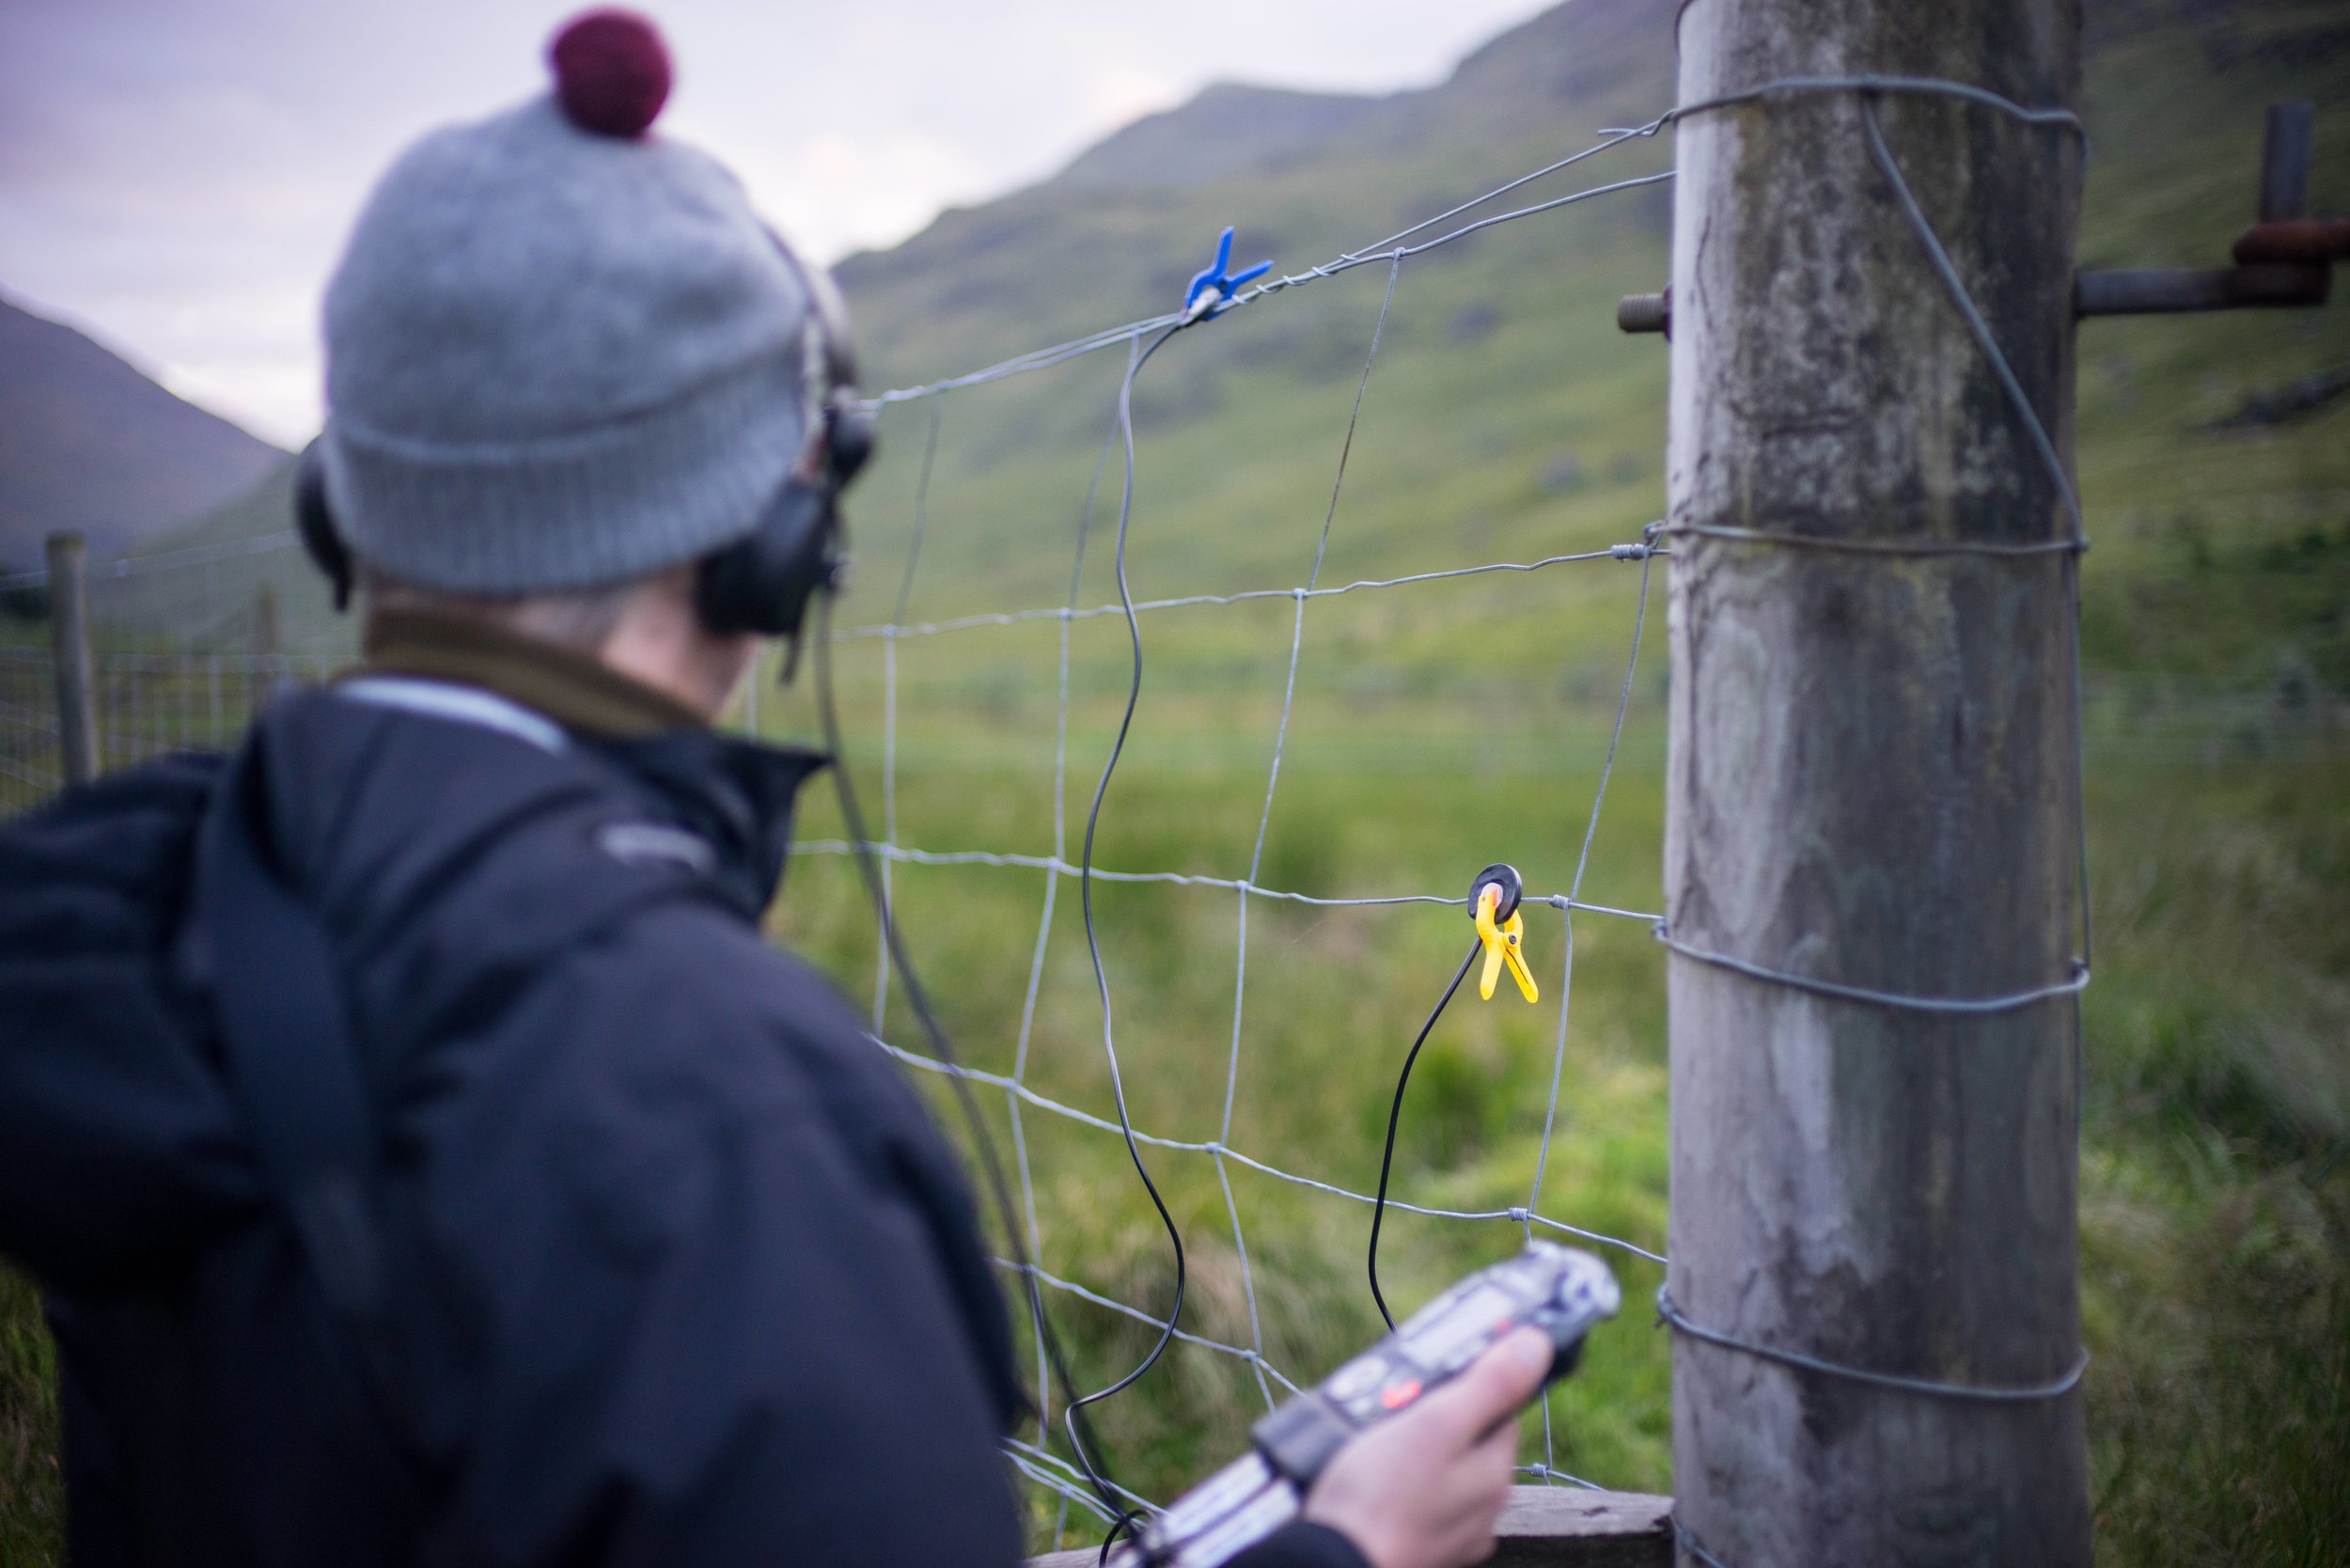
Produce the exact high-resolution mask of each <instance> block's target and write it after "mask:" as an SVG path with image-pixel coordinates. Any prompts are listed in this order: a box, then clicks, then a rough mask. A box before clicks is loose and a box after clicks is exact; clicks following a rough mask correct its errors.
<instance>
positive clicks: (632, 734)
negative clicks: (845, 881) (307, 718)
mask: <svg viewBox="0 0 2350 1568" xmlns="http://www.w3.org/2000/svg"><path fill="white" fill-rule="evenodd" d="M366 653H367V662H366V663H365V664H364V665H363V666H360V667H359V668H358V669H356V670H353V671H352V672H351V673H352V678H353V679H364V678H366V677H369V676H399V677H406V678H409V679H420V680H427V681H437V682H450V683H453V684H457V685H462V686H472V687H478V688H479V689H481V690H483V691H488V692H493V693H495V694H496V695H497V696H499V697H503V698H507V699H508V700H509V701H512V702H515V703H519V704H520V705H522V706H523V707H525V708H527V709H529V710H531V711H533V712H534V713H540V714H543V715H545V716H546V717H547V718H549V719H552V720H554V721H555V722H556V724H558V725H560V726H561V727H562V728H563V729H564V730H565V731H567V732H568V733H569V734H570V736H571V737H572V739H573V740H574V741H575V742H577V743H578V744H579V745H580V746H581V748H582V749H583V750H585V751H587V752H589V753H591V754H593V755H596V756H599V757H602V758H603V759H605V760H608V761H610V762H612V763H614V764H617V766H618V767H619V769H620V770H621V771H622V772H623V773H625V774H627V775H628V776H630V778H631V779H632V780H634V781H635V782H636V783H637V784H640V785H642V786H644V787H646V788H647V789H648V790H649V791H650V793H651V794H652V795H653V796H654V797H655V800H656V802H657V803H658V805H659V807H660V808H662V809H661V815H663V816H665V817H666V818H667V819H668V820H669V822H670V823H672V824H673V825H675V826H678V827H682V828H684V829H685V830H686V831H688V832H690V833H692V834H694V835H695V836H697V838H699V839H702V840H703V841H704V842H706V843H708V844H709V845H710V847H711V849H712V851H713V861H712V863H711V865H710V867H709V872H710V875H711V877H712V878H713V881H714V882H716V883H717V885H718V886H719V887H720V889H721V890H722V891H723V892H724V893H725V894H726V896H727V898H728V900H729V902H731V903H733V904H735V905H736V906H737V907H739V908H740V909H741V910H742V911H743V913H744V916H745V917H748V918H750V919H753V920H756V919H758V918H759V917H760V914H761V913H762V912H763V911H764V910H765V909H766V907H767V905H768V904H769V903H771V902H774V899H775V896H776V889H777V888H778V887H779V886H781V884H782V881H783V870H784V865H785V861H786V857H787V856H788V855H790V853H791V818H792V803H793V800H794V798H795V797H796V796H797V794H798V792H799V789H800V786H801V785H802V784H804V783H806V782H807V778H808V776H810V775H812V774H814V773H815V772H816V771H817V770H818V769H820V768H822V767H823V766H824V765H825V763H826V762H828V761H830V760H831V759H830V758H829V757H827V756H826V755H825V754H824V753H823V752H820V751H811V750H808V749H807V748H805V747H801V746H771V745H762V744H760V743H759V742H756V741H748V740H744V739H741V738H739V737H737V736H733V735H727V734H722V733H720V732H719V731H717V730H715V729H712V728H711V727H710V726H709V725H708V724H707V723H706V722H704V721H703V719H702V717H701V715H700V714H699V713H696V712H694V711H693V710H692V709H691V708H688V707H686V706H685V705H684V704H683V703H682V702H680V701H678V700H677V699H676V698H671V697H669V696H668V695H667V694H666V693H663V692H659V691H655V690H654V689H653V688H651V687H650V686H648V685H645V684H643V683H642V682H637V681H634V680H631V679H630V678H629V677H627V676H625V675H622V674H620V673H619V671H617V670H615V669H613V668H611V667H610V666H607V665H604V664H603V663H602V662H601V661H599V660H596V659H594V658H591V657H589V656H587V654H584V653H578V652H575V651H572V650H570V649H566V648H561V647H558V646H556V644H553V643H550V642H544V641H541V640H540V639H539V638H537V637H532V636H528V635H524V634H522V633H519V632H514V631H510V630H509V629H507V628H505V627H502V626H497V625H494V624H491V623H488V622H484V621H480V620H477V619H472V618H470V617H464V616H451V615H440V614H434V613H431V612H429V611H416V610H402V611H392V612H385V613H381V614H378V615H377V616H375V617H374V618H373V619H371V620H370V621H369V623H368V633H367V640H366Z"/></svg>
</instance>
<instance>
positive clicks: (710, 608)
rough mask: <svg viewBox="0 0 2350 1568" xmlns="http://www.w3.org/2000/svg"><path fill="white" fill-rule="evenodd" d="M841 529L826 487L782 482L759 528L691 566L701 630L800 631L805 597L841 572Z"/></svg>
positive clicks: (778, 634)
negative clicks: (836, 545)
mask: <svg viewBox="0 0 2350 1568" xmlns="http://www.w3.org/2000/svg"><path fill="white" fill-rule="evenodd" d="M838 531H839V523H838V513H837V512H836V511H835V510H834V507H833V502H832V496H831V494H829V492H828V491H827V490H825V489H823V488H821V487H819V486H816V485H811V484H808V483H806V482H804V481H802V480H800V479H796V478H795V479H791V480H789V481H787V482H786V483H785V485H784V487H783V490H782V492H781V494H778V495H777V496H776V500H775V503H774V504H773V505H772V506H770V507H769V508H768V509H767V514H766V515H765V516H764V517H761V518H760V520H759V526H757V527H756V528H753V529H752V530H751V531H750V533H749V534H748V535H746V536H745V537H744V538H743V539H740V540H738V541H735V542H734V543H732V544H729V545H728V546H727V547H726V548H725V549H723V550H720V551H717V552H715V553H714V554H713V555H710V556H707V557H704V558H703V560H702V563H701V566H700V567H699V568H698V569H697V571H696V572H695V576H694V608H695V611H696V613H697V615H698V616H699V617H700V619H701V623H702V626H703V628H704V629H705V630H707V631H709V632H712V633H713V634H715V635H719V636H740V635H756V636H762V637H790V636H797V635H799V631H800V624H801V622H802V620H804V619H806V617H807V602H808V600H809V599H811V598H813V597H814V596H815V595H816V594H817V593H818V592H819V591H821V590H823V589H826V588H831V587H833V585H834V582H835V579H836V577H837V576H838V569H839V566H838V557H837V555H836V554H835V551H834V541H835V539H836V537H837V535H838Z"/></svg>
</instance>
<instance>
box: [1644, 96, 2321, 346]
mask: <svg viewBox="0 0 2350 1568" xmlns="http://www.w3.org/2000/svg"><path fill="white" fill-rule="evenodd" d="M2316 129H2317V114H2316V111H2315V109H2314V108H2312V107H2311V105H2310V104H2308V103H2305V102H2295V103H2277V104H2272V105H2270V107H2269V110H2268V133H2267V136H2266V139H2265V140H2264V143H2263V144H2262V148H2261V183H2260V209H2259V211H2260V220H2259V221H2258V222H2257V223H2255V224H2253V225H2252V227H2249V228H2248V229H2246V230H2245V231H2244V232H2243V233H2242V234H2240V235H2238V236H2236V242H2235V246H2234V250H2233V259H2234V261H2235V265H2234V266H2233V267H2201V268H2186V267H2166V268H2159V269H2152V270H2146V271H2128V272H2108V271H2093V272H2084V273H2079V274H2076V275H2075V277H2074V279H2073V314H2074V315H2075V316H2076V317H2089V316H2149V315H2158V314H2169V313H2171V312H2175V311H2186V310H2242V309H2267V308H2276V307H2279V306H2315V305H2324V304H2325V303H2326V299H2327V298H2328V296H2330V295H2331V293H2332V292H2333V281H2334V274H2333V264H2334V263H2335V262H2337V261H2350V218H2312V217H2311V216H2309V196H2310V164H2311V157H2312V153H2313V149H2314V146H2315V140H2316ZM1616 325H1617V326H1618V327H1620V328H1622V330H1623V331H1625V332H1658V333H1662V334H1664V335H1665V337H1666V338H1667V339H1668V340H1669V339H1670V338H1671V337H1672V290H1670V289H1668V290H1665V291H1664V292H1662V293H1657V294H1626V295H1625V296H1624V297H1623V298H1622V300H1620V301H1618V302H1617V304H1616Z"/></svg>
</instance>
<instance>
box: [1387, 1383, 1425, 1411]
mask: <svg viewBox="0 0 2350 1568" xmlns="http://www.w3.org/2000/svg"><path fill="white" fill-rule="evenodd" d="M1418 1398H1419V1379H1418V1378H1417V1377H1411V1378H1406V1379H1404V1380H1403V1381H1402V1382H1401V1383H1396V1384H1391V1385H1389V1386H1388V1388H1387V1391H1386V1392H1384V1393H1382V1394H1381V1395H1380V1396H1379V1403H1382V1404H1384V1405H1386V1406H1387V1408H1388V1409H1390V1410H1401V1409H1402V1408H1403V1407H1404V1406H1405V1405H1407V1404H1409V1403H1412V1401H1414V1400H1416V1399H1418Z"/></svg>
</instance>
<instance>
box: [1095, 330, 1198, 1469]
mask: <svg viewBox="0 0 2350 1568" xmlns="http://www.w3.org/2000/svg"><path fill="white" fill-rule="evenodd" d="M1200 319H1201V320H1205V319H1206V318H1204V317H1203V318H1200ZM1189 324H1190V323H1189V322H1187V321H1177V322H1176V323H1175V324H1174V325H1172V326H1170V327H1168V328H1167V330H1166V331H1165V332H1162V333H1160V334H1159V335H1158V337H1154V338H1152V340H1151V343H1150V345H1149V346H1148V347H1147V348H1145V349H1144V350H1143V351H1142V353H1138V354H1136V356H1135V358H1134V361H1133V362H1132V363H1131V364H1129V365H1128V366H1127V367H1126V379H1125V381H1124V382H1122V383H1121V384H1120V386H1119V388H1118V425H1119V431H1120V435H1121V436H1122V438H1123V440H1124V443H1125V448H1126V474H1125V481H1124V489H1123V490H1122V491H1121V493H1120V496H1119V501H1118V602H1119V604H1120V607H1121V608H1123V609H1124V610H1125V612H1126V636H1127V641H1128V644H1129V646H1130V648H1131V649H1132V659H1133V670H1132V673H1131V675H1130V677H1129V679H1128V681H1127V684H1126V711H1125V713H1123V714H1122V715H1120V718H1119V721H1118V736H1117V739H1116V740H1114V741H1112V742H1111V743H1110V754H1109V759H1108V760H1107V761H1105V763H1104V764H1103V765H1102V778H1101V782H1099V783H1098V784H1096V785H1095V786H1094V787H1093V806H1092V808H1091V809H1090V810H1089V811H1088V812H1087V813H1086V838H1085V850H1084V853H1083V854H1082V855H1080V856H1079V857H1078V864H1077V893H1078V900H1079V902H1080V903H1081V904H1082V905H1083V907H1084V912H1085V931H1086V949H1087V951H1088V952H1089V953H1090V954H1091V955H1092V958H1093V983H1094V985H1095V986H1096V988H1098V989H1099V991H1100V992H1101V996H1102V1036H1103V1044H1104V1047H1105V1050H1106V1051H1107V1052H1108V1054H1109V1060H1110V1090H1111V1097H1112V1099H1113V1100H1114V1101H1115V1102H1116V1103H1117V1108H1118V1130H1119V1132H1120V1134H1121V1135H1122V1136H1123V1137H1124V1138H1125V1140H1126V1154H1127V1157H1128V1158H1130V1159H1131V1160H1133V1161H1134V1166H1135V1174H1136V1175H1137V1176H1139V1177H1141V1178H1142V1190H1143V1191H1145V1192H1147V1193H1149V1194H1150V1195H1151V1206H1152V1208H1154V1209H1156V1210H1157V1211H1158V1213H1159V1223H1160V1224H1161V1225H1163V1226H1165V1227H1166V1228H1167V1244H1168V1245H1169V1246H1170V1247H1173V1248H1174V1249H1175V1301H1174V1305H1173V1306H1172V1307H1170V1308H1169V1309H1167V1321H1166V1323H1165V1324H1164V1325H1162V1326H1161V1328H1160V1330H1159V1338H1158V1341H1157V1342H1156V1343H1154V1344H1153V1345H1152V1347H1151V1351H1150V1354H1149V1355H1147V1356H1144V1357H1143V1358H1142V1360H1141V1362H1140V1363H1139V1364H1138V1365H1137V1366H1136V1368H1135V1369H1134V1370H1133V1371H1132V1372H1128V1373H1127V1374H1126V1375H1125V1376H1123V1377H1121V1378H1120V1379H1119V1380H1118V1381H1117V1382H1115V1383H1112V1384H1110V1385H1109V1386H1108V1387H1107V1388H1099V1389H1096V1390H1095V1391H1094V1392H1092V1393H1090V1394H1087V1395H1085V1396H1084V1397H1083V1398H1081V1399H1076V1400H1073V1401H1071V1402H1070V1404H1069V1408H1068V1411H1067V1413H1066V1415H1065V1417H1064V1420H1065V1422H1066V1424H1067V1425H1068V1429H1069V1440H1070V1442H1071V1443H1072V1444H1073V1445H1076V1446H1077V1447H1078V1449H1079V1452H1078V1458H1079V1460H1080V1461H1081V1462H1083V1461H1084V1460H1085V1453H1084V1450H1083V1445H1082V1444H1081V1443H1080V1441H1079V1438H1078V1435H1077V1427H1076V1421H1077V1414H1078V1412H1079V1411H1080V1410H1082V1409H1083V1408H1084V1407H1085V1406H1087V1405H1089V1404H1092V1403H1096V1402H1097V1401H1100V1400H1105V1399H1107V1398H1109V1397H1110V1396H1111V1395H1112V1394H1115V1393H1118V1392H1120V1390H1122V1389H1125V1388H1131V1387H1132V1386H1133V1385H1134V1383H1135V1381H1136V1379H1137V1378H1139V1377H1141V1376H1142V1374H1143V1373H1144V1372H1149V1371H1150V1370H1151V1369H1152V1366H1153V1365H1155V1364H1156V1363H1157V1361H1158V1359H1159V1357H1160V1356H1162V1355H1163V1354H1165V1352H1166V1350H1167V1346H1168V1345H1169V1344H1170V1343H1172V1342H1173V1341H1174V1338H1175V1325H1176V1324H1177V1323H1178V1322H1179V1321H1180V1320H1181V1319H1182V1317H1183V1289H1184V1286H1185V1284H1186V1282H1187V1270H1186V1265H1185V1262H1184V1259H1183V1232H1182V1231H1179V1230H1178V1229H1177V1228H1176V1225H1175V1216H1174V1215H1171V1214H1169V1213H1168V1212H1167V1200H1165V1199H1164V1198H1162V1197H1160V1196H1159V1188H1158V1184H1157V1183H1155V1182H1153V1181H1152V1179H1151V1169H1150V1167H1148V1166H1147V1165H1145V1164H1144V1163H1143V1159H1142V1146H1141V1145H1140V1144H1138V1143H1136V1141H1135V1128H1134V1122H1133V1121H1131V1120H1130V1119H1129V1118H1128V1116H1127V1113H1126V1090H1125V1086H1124V1084H1123V1082H1122V1081H1121V1080H1120V1076H1119V1072H1118V1056H1117V1052H1116V1050H1115V1049H1114V1048H1112V1047H1110V1045H1109V1032H1110V1030H1109V1022H1110V981H1109V971H1108V970H1107V969H1105V967H1104V966H1103V963H1102V942H1101V937H1100V935H1099V934H1098V933H1096V932H1095V930H1094V925H1093V839H1094V834H1095V831H1096V830H1097V829H1098V828H1099V827H1100V826H1101V823H1102V802H1103V799H1104V798H1105V796H1106V795H1107V794H1108V793H1109V788H1110V776H1111V775H1112V774H1114V773H1116V772H1117V771H1118V760H1119V758H1120V756H1122V755H1123V754H1124V752H1125V749H1126V735H1127V732H1128V731H1129V730H1131V729H1133V728H1134V722H1135V708H1136V704H1137V703H1139V702H1140V701H1141V699H1142V621H1141V619H1139V618H1138V617H1137V616H1136V614H1135V596H1134V592H1133V590H1132V589H1131V588H1129V587H1128V586H1127V583H1126V533H1127V525H1128V524H1129V523H1130V522H1132V520H1133V518H1134V510H1135V414H1134V393H1135V377H1136V375H1138V374H1140V373H1141V370H1142V368H1143V366H1144V365H1146V364H1147V363H1149V362H1150V358H1151V356H1152V354H1154V353H1158V352H1159V350H1160V349H1161V348H1162V347H1164V346H1165V345H1166V343H1167V339H1168V338H1170V337H1174V336H1175V335H1176V334H1177V333H1179V332H1181V331H1183V328H1184V327H1185V326H1187V325H1189ZM1088 1468H1089V1469H1090V1468H1091V1466H1090V1465H1088Z"/></svg>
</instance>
